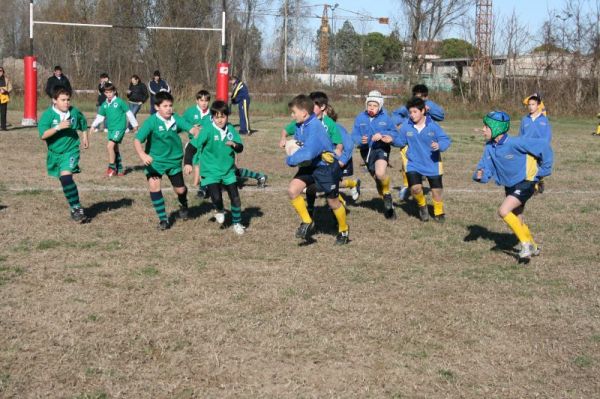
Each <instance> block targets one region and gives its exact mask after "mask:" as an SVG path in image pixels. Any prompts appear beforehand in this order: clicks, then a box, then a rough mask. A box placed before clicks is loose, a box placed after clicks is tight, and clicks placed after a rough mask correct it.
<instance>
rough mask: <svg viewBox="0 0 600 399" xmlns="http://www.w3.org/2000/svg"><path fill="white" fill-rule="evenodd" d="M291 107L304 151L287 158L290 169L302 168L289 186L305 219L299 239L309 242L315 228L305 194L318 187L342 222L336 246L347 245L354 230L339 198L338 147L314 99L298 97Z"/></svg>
mask: <svg viewBox="0 0 600 399" xmlns="http://www.w3.org/2000/svg"><path fill="white" fill-rule="evenodd" d="M289 107H290V109H291V111H292V116H293V118H294V119H295V120H296V133H295V134H294V140H295V141H296V142H297V143H300V148H299V149H298V150H297V151H296V152H295V153H293V154H291V155H289V156H288V157H287V158H286V163H287V165H288V166H292V167H294V166H299V169H298V172H297V173H296V175H295V176H294V178H293V179H292V181H291V182H290V184H289V186H288V195H289V197H290V202H291V204H292V206H293V207H294V209H295V210H296V212H297V213H298V216H300V219H301V220H302V223H301V224H300V227H298V230H297V231H296V237H297V238H301V239H304V240H307V239H309V238H310V235H311V234H312V231H313V229H314V222H313V220H312V218H311V216H310V214H309V212H308V209H307V207H306V203H305V202H304V198H302V195H301V194H302V191H303V190H304V189H305V188H307V187H308V186H311V185H312V184H316V188H317V191H320V192H324V193H325V195H326V197H327V203H328V204H329V207H330V208H331V210H332V211H333V213H334V215H335V218H336V220H337V222H338V235H337V237H336V240H335V243H336V244H337V245H343V244H347V243H348V242H349V231H350V229H349V227H348V225H347V224H346V209H345V208H344V207H343V206H342V204H341V202H340V200H339V198H338V196H339V181H340V176H341V173H342V170H341V168H340V166H339V164H338V159H337V158H338V157H337V156H336V155H335V149H334V145H333V143H332V142H331V138H330V137H329V134H328V133H327V130H326V129H325V126H323V124H322V123H321V122H320V121H319V120H318V119H317V117H316V116H315V114H314V112H313V108H314V104H313V101H312V100H311V98H310V97H308V96H306V95H299V96H296V97H295V98H294V99H293V100H292V101H291V102H290V104H289Z"/></svg>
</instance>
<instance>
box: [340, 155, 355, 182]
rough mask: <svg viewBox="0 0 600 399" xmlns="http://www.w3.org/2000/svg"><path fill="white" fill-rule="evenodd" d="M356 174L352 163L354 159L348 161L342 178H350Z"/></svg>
mask: <svg viewBox="0 0 600 399" xmlns="http://www.w3.org/2000/svg"><path fill="white" fill-rule="evenodd" d="M353 174H354V162H352V158H350V159H349V160H348V162H347V163H346V167H345V168H344V170H342V178H344V177H350V176H352V175H353Z"/></svg>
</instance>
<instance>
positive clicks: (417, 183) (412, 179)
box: [406, 172, 429, 222]
mask: <svg viewBox="0 0 600 399" xmlns="http://www.w3.org/2000/svg"><path fill="white" fill-rule="evenodd" d="M406 177H407V179H408V185H409V187H410V193H411V195H412V197H413V198H414V200H415V202H416V203H417V206H418V207H419V218H420V219H421V221H423V222H426V221H428V220H429V211H428V209H427V200H426V199H425V194H424V193H423V176H422V175H421V174H420V173H417V172H407V173H406Z"/></svg>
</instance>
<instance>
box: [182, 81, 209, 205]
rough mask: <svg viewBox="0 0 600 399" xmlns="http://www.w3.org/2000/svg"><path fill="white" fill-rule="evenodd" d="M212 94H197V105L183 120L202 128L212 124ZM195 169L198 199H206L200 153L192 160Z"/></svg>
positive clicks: (188, 110) (206, 92)
mask: <svg viewBox="0 0 600 399" xmlns="http://www.w3.org/2000/svg"><path fill="white" fill-rule="evenodd" d="M209 105H210V93H209V92H208V91H206V90H200V91H199V92H198V93H196V105H193V106H191V107H189V108H188V109H186V110H185V112H184V113H183V119H185V120H186V121H187V122H188V123H190V124H192V125H194V126H199V127H202V126H203V125H205V124H209V123H210V109H209ZM188 138H189V141H192V139H193V138H194V136H193V135H191V134H190V135H189V137H188ZM192 165H193V167H194V182H193V185H194V186H197V187H198V197H199V198H206V195H207V192H206V190H205V188H204V187H203V186H202V184H201V182H200V153H199V152H197V153H196V155H195V156H194V159H193V160H192Z"/></svg>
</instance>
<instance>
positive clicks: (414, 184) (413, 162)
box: [394, 97, 452, 223]
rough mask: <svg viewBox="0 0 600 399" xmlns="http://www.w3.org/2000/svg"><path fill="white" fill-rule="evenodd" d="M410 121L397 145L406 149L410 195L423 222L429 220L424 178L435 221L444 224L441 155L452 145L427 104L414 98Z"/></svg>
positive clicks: (404, 126) (402, 131)
mask: <svg viewBox="0 0 600 399" xmlns="http://www.w3.org/2000/svg"><path fill="white" fill-rule="evenodd" d="M406 109H408V112H409V114H410V119H409V120H408V122H407V123H405V124H404V125H402V127H401V128H400V133H399V134H398V135H397V137H396V139H395V140H394V145H395V146H398V147H403V148H406V147H408V151H407V152H406V157H407V164H406V177H407V180H408V186H409V187H410V191H411V194H412V196H413V198H414V199H415V201H416V202H417V205H418V206H419V217H420V218H421V221H423V222H426V221H428V220H429V211H428V209H427V201H426V199H425V194H424V193H423V178H424V177H426V178H427V180H428V181H429V187H430V188H431V198H432V200H433V215H434V220H435V221H437V222H440V223H443V222H444V221H445V215H444V203H443V199H442V192H443V187H444V186H443V183H442V175H443V173H444V169H443V165H442V155H441V153H442V152H444V151H446V150H447V149H448V148H450V145H451V143H452V141H451V140H450V138H449V137H448V136H447V135H446V133H445V132H444V130H443V129H442V128H441V127H440V126H439V125H438V124H437V123H436V122H434V121H433V119H432V118H431V117H430V116H429V115H427V109H426V105H425V101H423V99H421V98H419V97H414V98H412V99H410V100H409V101H408V102H407V103H406Z"/></svg>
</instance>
